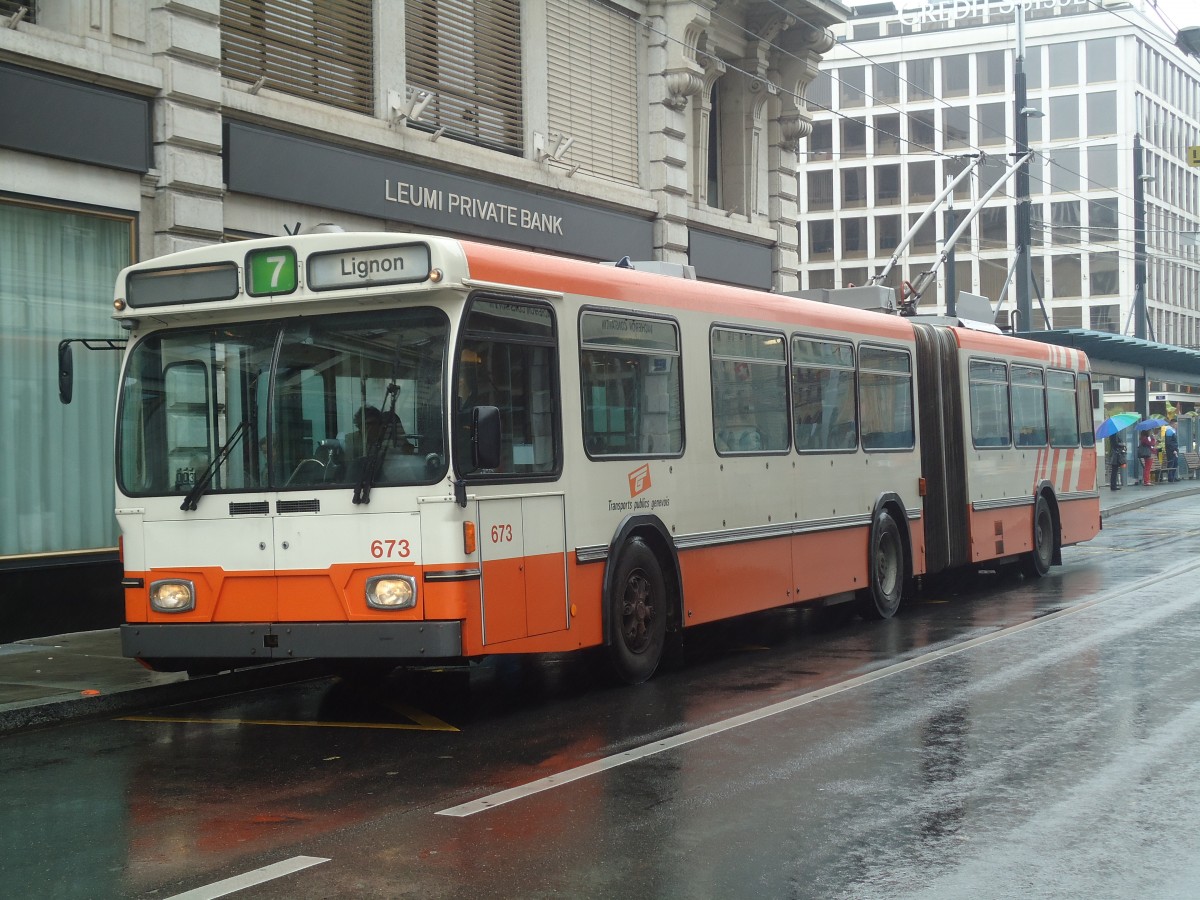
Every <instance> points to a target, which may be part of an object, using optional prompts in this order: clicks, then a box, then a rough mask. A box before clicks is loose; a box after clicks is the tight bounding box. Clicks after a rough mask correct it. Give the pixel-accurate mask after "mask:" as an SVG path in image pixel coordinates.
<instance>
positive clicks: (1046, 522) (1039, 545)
mask: <svg viewBox="0 0 1200 900" xmlns="http://www.w3.org/2000/svg"><path fill="white" fill-rule="evenodd" d="M1056 543H1057V536H1056V535H1055V533H1054V513H1053V512H1051V511H1050V504H1049V503H1047V502H1046V498H1045V497H1044V496H1042V495H1041V494H1038V498H1037V503H1036V504H1035V505H1034V507H1033V550H1031V551H1030V552H1029V553H1026V554H1025V555H1024V556H1023V557H1021V569H1022V571H1024V573H1025V575H1026V576H1028V577H1029V578H1041V577H1042V576H1043V575H1045V574H1046V573H1047V572H1049V571H1050V564H1051V563H1052V562H1053V561H1054V547H1055V544H1056Z"/></svg>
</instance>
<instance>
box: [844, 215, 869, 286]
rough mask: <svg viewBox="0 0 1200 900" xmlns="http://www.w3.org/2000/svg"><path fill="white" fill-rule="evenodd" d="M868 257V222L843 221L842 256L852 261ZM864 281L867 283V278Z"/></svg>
mask: <svg viewBox="0 0 1200 900" xmlns="http://www.w3.org/2000/svg"><path fill="white" fill-rule="evenodd" d="M866 255H867V220H866V219H860V218H853V219H842V256H843V257H849V258H850V259H862V258H864V257H865V256H866ZM862 280H863V281H866V279H865V278H864V279H862ZM856 283H858V282H856Z"/></svg>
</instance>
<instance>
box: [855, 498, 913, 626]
mask: <svg viewBox="0 0 1200 900" xmlns="http://www.w3.org/2000/svg"><path fill="white" fill-rule="evenodd" d="M869 562H870V571H869V574H870V578H871V584H870V586H869V587H868V588H867V590H866V591H865V592H864V596H863V597H862V599H861V601H860V602H859V612H860V613H861V614H862V616H863V618H864V619H890V618H891V617H892V616H894V615H895V614H896V611H897V610H898V609H900V601H901V599H903V596H904V542H903V541H902V540H901V539H900V529H899V527H897V525H896V520H895V519H893V518H892V517H891V515H889V514H888V513H886V512H881V513H880V514H879V518H878V519H876V520H875V527H874V529H873V530H872V532H871V547H870V560H869Z"/></svg>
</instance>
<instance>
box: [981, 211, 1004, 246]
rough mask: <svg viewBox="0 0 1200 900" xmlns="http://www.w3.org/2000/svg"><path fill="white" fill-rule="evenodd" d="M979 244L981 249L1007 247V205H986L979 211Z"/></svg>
mask: <svg viewBox="0 0 1200 900" xmlns="http://www.w3.org/2000/svg"><path fill="white" fill-rule="evenodd" d="M979 244H980V248H981V249H983V250H1000V249H1006V248H1007V247H1008V207H1007V206H987V207H984V208H983V209H982V210H980V212H979Z"/></svg>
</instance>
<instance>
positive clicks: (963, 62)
mask: <svg viewBox="0 0 1200 900" xmlns="http://www.w3.org/2000/svg"><path fill="white" fill-rule="evenodd" d="M970 92H971V57H969V56H967V55H966V54H963V55H960V56H943V57H942V96H943V97H965V96H967V95H968V94H969V93H970Z"/></svg>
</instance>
